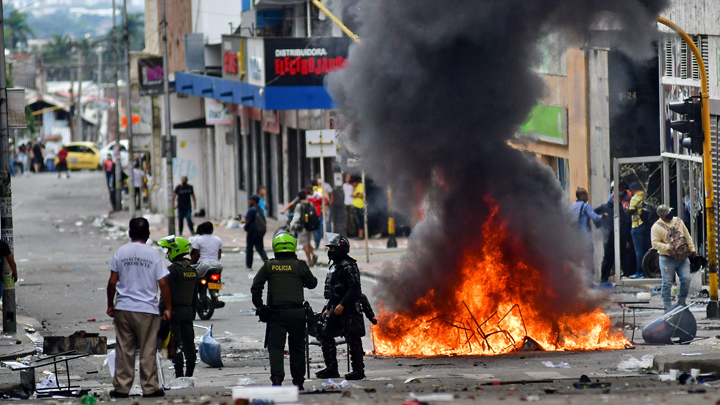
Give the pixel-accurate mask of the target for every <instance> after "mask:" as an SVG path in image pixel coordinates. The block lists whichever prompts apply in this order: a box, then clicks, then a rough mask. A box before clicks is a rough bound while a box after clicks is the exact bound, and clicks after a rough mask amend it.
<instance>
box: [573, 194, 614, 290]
mask: <svg viewBox="0 0 720 405" xmlns="http://www.w3.org/2000/svg"><path fill="white" fill-rule="evenodd" d="M575 197H576V198H577V201H575V202H574V203H573V204H572V205H571V206H570V212H571V213H572V215H573V217H574V218H575V223H574V225H575V226H577V227H578V228H579V229H581V230H582V234H583V240H582V244H583V247H584V252H583V253H584V259H583V264H584V268H585V271H586V273H587V276H588V277H589V281H590V282H592V280H593V277H594V276H595V263H594V260H593V252H594V249H593V242H592V226H591V225H590V222H591V221H592V222H598V221H600V220H601V219H603V217H607V216H608V214H607V213H605V214H603V215H600V214H597V213H595V210H593V208H592V206H591V205H590V204H589V203H588V199H589V195H588V192H587V190H585V189H584V188H582V187H578V188H577V190H576V191H575Z"/></svg>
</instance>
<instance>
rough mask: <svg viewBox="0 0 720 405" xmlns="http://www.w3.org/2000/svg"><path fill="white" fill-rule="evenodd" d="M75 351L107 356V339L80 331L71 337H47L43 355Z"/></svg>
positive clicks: (44, 340) (44, 342)
mask: <svg viewBox="0 0 720 405" xmlns="http://www.w3.org/2000/svg"><path fill="white" fill-rule="evenodd" d="M70 351H74V352H75V353H77V354H107V337H105V336H100V334H99V333H87V332H85V331H78V332H75V333H73V334H72V335H70V336H45V337H44V338H43V353H44V354H46V355H51V354H58V353H65V352H70Z"/></svg>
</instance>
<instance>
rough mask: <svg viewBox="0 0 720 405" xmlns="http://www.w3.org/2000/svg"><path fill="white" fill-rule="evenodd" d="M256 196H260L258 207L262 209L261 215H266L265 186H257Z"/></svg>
mask: <svg viewBox="0 0 720 405" xmlns="http://www.w3.org/2000/svg"><path fill="white" fill-rule="evenodd" d="M257 196H258V197H260V201H259V202H258V207H260V208H261V209H262V211H263V215H265V216H266V217H267V207H265V186H260V187H258V192H257Z"/></svg>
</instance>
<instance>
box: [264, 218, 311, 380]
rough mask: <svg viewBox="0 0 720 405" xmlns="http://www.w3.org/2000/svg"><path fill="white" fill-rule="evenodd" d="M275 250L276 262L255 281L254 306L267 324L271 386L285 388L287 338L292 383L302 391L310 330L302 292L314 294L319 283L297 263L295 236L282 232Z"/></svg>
mask: <svg viewBox="0 0 720 405" xmlns="http://www.w3.org/2000/svg"><path fill="white" fill-rule="evenodd" d="M272 248H273V252H274V254H275V258H274V259H270V260H268V261H266V262H265V263H264V264H263V266H262V267H261V268H260V270H259V271H258V272H257V274H256V275H255V278H254V279H253V283H252V287H251V288H250V292H251V294H252V302H253V305H255V307H256V308H258V311H257V313H258V315H259V317H260V321H261V322H265V323H266V324H267V325H266V333H265V336H266V340H265V347H266V348H267V349H268V354H269V356H270V381H271V382H272V385H282V383H283V380H284V379H285V365H284V360H283V358H284V357H285V356H284V351H285V338H286V336H287V340H288V351H289V352H290V375H291V376H292V383H293V385H296V386H297V387H298V389H299V390H301V391H302V390H303V389H304V388H303V383H304V382H305V334H306V330H307V320H306V313H305V308H304V305H303V302H304V301H305V297H304V294H303V288H307V289H310V290H312V289H313V288H315V287H316V286H317V279H316V278H315V276H314V275H313V274H312V272H311V271H310V268H309V267H308V265H307V263H305V262H304V261H302V260H298V258H297V255H296V254H295V250H296V249H297V241H296V240H295V238H294V237H293V236H292V235H290V234H289V233H287V232H282V231H281V232H279V233H278V234H276V235H275V237H274V238H273V244H272ZM265 283H267V284H268V293H267V296H268V299H267V306H266V305H265V302H263V288H264V286H265Z"/></svg>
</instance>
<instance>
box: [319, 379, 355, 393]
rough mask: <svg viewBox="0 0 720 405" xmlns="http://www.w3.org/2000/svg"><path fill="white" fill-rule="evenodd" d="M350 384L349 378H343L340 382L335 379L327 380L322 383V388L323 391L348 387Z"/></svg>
mask: <svg viewBox="0 0 720 405" xmlns="http://www.w3.org/2000/svg"><path fill="white" fill-rule="evenodd" d="M348 385H349V383H348V382H347V380H342V382H339V383H337V382H335V381H333V380H327V381H325V382H324V383H322V385H321V388H322V390H323V391H328V390H339V389H343V388H347V387H348Z"/></svg>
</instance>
